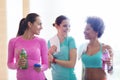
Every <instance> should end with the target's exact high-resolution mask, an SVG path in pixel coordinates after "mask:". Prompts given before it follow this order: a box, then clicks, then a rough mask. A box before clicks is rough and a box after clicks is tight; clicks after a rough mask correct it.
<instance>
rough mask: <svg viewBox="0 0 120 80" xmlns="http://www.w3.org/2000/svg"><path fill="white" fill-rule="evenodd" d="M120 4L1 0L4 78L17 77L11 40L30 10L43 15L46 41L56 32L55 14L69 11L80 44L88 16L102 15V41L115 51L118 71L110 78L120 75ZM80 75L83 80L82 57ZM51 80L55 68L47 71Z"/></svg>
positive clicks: (0, 79)
mask: <svg viewBox="0 0 120 80" xmlns="http://www.w3.org/2000/svg"><path fill="white" fill-rule="evenodd" d="M119 8H120V5H119V0H0V63H1V64H0V80H16V70H10V69H8V68H7V65H6V64H7V63H6V62H7V46H8V41H9V40H10V39H11V38H13V37H16V34H17V31H18V25H19V21H20V20H21V19H22V18H23V17H25V16H26V15H27V14H28V13H31V12H32V13H38V14H39V15H40V17H41V19H42V23H43V30H42V31H41V33H40V35H39V37H42V38H44V39H45V40H46V41H48V39H50V38H51V37H52V36H54V35H55V34H56V29H55V28H54V27H53V26H52V24H53V23H54V21H55V18H56V17H57V16H59V15H65V16H67V17H68V18H69V19H70V23H71V31H70V33H69V36H73V37H74V38H75V41H76V44H77V48H78V50H79V46H80V45H81V44H82V43H85V42H86V41H85V39H84V35H83V30H84V27H85V20H86V18H87V17H88V16H98V17H101V18H102V19H103V21H104V23H105V26H106V28H105V32H104V34H103V36H102V37H101V39H100V41H101V42H103V43H105V44H109V45H110V46H111V47H112V48H113V52H114V73H113V74H112V75H108V78H109V80H119V79H120V67H119V66H120V44H119V43H120V37H119V34H120V23H119V20H120V10H119ZM75 73H76V75H77V79H78V80H81V61H77V63H76V67H75ZM45 74H46V77H47V78H48V80H52V79H51V71H50V69H48V70H47V71H45Z"/></svg>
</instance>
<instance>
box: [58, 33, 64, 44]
mask: <svg viewBox="0 0 120 80" xmlns="http://www.w3.org/2000/svg"><path fill="white" fill-rule="evenodd" d="M57 36H58V38H59V40H60V42H63V41H64V39H65V37H64V36H62V35H61V34H59V33H58V34H57Z"/></svg>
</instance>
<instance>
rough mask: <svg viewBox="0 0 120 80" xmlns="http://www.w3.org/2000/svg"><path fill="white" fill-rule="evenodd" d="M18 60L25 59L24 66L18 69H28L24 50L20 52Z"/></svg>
mask: <svg viewBox="0 0 120 80" xmlns="http://www.w3.org/2000/svg"><path fill="white" fill-rule="evenodd" d="M20 59H26V64H25V65H24V66H20V69H27V67H28V63H27V52H26V50H25V49H24V48H23V49H22V50H21V53H20Z"/></svg>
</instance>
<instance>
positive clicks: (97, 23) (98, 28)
mask: <svg viewBox="0 0 120 80" xmlns="http://www.w3.org/2000/svg"><path fill="white" fill-rule="evenodd" d="M86 22H87V24H90V25H91V27H92V28H93V30H94V31H95V32H97V33H98V38H100V37H101V36H102V34H103V33H104V29H105V25H104V22H103V20H102V19H101V18H99V17H96V16H92V17H88V18H87V20H86Z"/></svg>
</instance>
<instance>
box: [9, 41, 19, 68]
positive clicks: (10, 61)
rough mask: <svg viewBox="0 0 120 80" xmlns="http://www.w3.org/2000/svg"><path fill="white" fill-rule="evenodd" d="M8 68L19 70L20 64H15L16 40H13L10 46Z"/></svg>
mask: <svg viewBox="0 0 120 80" xmlns="http://www.w3.org/2000/svg"><path fill="white" fill-rule="evenodd" d="M7 65H8V68H10V69H17V67H18V64H17V63H15V62H14V39H11V40H10V41H9V44H8V61H7Z"/></svg>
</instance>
